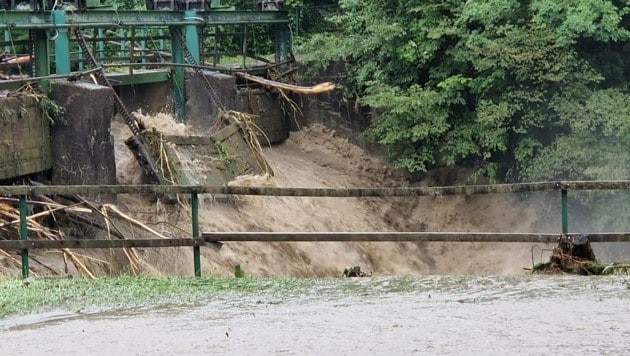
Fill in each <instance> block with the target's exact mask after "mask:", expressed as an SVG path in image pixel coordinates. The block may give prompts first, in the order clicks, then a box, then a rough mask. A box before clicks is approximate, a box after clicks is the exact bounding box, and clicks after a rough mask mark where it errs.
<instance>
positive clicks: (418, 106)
mask: <svg viewBox="0 0 630 356" xmlns="http://www.w3.org/2000/svg"><path fill="white" fill-rule="evenodd" d="M339 3H340V6H341V9H342V10H343V13H342V14H341V15H339V16H337V17H335V18H333V19H332V21H334V22H336V23H337V25H338V29H339V31H338V32H334V33H324V34H318V35H315V36H313V37H312V40H311V42H310V43H309V45H308V46H306V47H305V48H304V49H305V52H306V53H309V54H310V59H316V60H318V61H320V62H323V63H327V62H331V61H339V60H344V61H346V62H347V63H348V69H349V70H348V75H347V77H346V80H347V83H346V85H347V88H348V90H349V92H351V93H354V94H356V96H357V97H358V98H359V99H360V102H361V103H362V104H364V105H366V106H368V107H370V108H371V109H373V110H372V111H373V112H374V113H375V119H374V120H373V125H372V128H371V130H370V136H371V137H372V138H373V139H375V140H376V141H378V142H380V143H381V144H383V145H384V146H385V147H386V148H387V150H388V152H389V155H390V157H391V158H392V160H393V162H394V163H395V164H396V165H397V166H398V167H401V168H404V169H406V170H408V171H410V172H424V171H426V170H427V169H430V168H432V167H435V166H437V165H444V164H446V165H450V164H467V165H475V166H478V167H480V168H481V169H482V170H484V171H485V172H486V173H488V174H490V175H493V176H495V177H498V178H507V179H510V180H541V179H542V180H549V179H615V178H617V179H619V178H628V176H629V175H630V174H629V169H630V168H629V167H630V154H629V153H628V152H630V96H629V84H628V83H629V81H628V79H629V76H630V69H629V63H630V41H629V40H630V30H629V27H630V2H629V1H628V0H623V1H610V0H580V1H555V0H554V1H551V0H532V1H515V0H512V1H508V0H502V1H498V0H493V1H463V0H449V1H383V0H380V1H371V2H363V1H351V0H342V1H340V2H339Z"/></svg>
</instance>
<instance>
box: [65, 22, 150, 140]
mask: <svg viewBox="0 0 630 356" xmlns="http://www.w3.org/2000/svg"><path fill="white" fill-rule="evenodd" d="M73 30H74V36H75V37H76V38H77V41H78V43H79V47H81V51H82V52H83V55H84V56H85V58H86V59H87V60H88V62H89V63H90V65H91V66H92V68H98V67H99V65H98V62H97V61H96V58H95V57H94V54H92V52H91V51H90V49H89V48H88V45H87V42H86V41H85V38H84V37H83V33H81V30H80V29H79V28H78V27H77V26H73ZM100 68H101V70H99V71H97V72H96V73H95V74H96V78H97V79H98V82H99V84H101V85H105V86H107V87H109V88H111V89H112V92H113V93H114V105H115V106H116V110H118V112H119V113H120V114H121V115H122V117H123V119H124V120H125V123H126V124H127V126H129V129H131V132H133V134H134V135H135V136H138V135H139V134H140V128H139V127H138V123H137V121H136V119H135V118H134V117H132V116H131V114H130V113H129V111H127V108H126V107H125V104H123V102H122V99H120V97H119V96H118V94H116V91H115V90H114V87H113V86H112V84H111V83H110V82H109V80H108V79H107V77H106V76H105V70H104V69H103V67H100Z"/></svg>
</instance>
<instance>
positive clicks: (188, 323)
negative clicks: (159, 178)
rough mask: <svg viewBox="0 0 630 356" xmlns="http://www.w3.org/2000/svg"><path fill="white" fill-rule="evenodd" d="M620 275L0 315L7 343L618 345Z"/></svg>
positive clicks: (625, 297) (322, 287) (191, 348)
mask: <svg viewBox="0 0 630 356" xmlns="http://www.w3.org/2000/svg"><path fill="white" fill-rule="evenodd" d="M629 283H630V282H628V281H627V279H624V278H623V277H620V276H617V277H610V276H607V277H578V276H529V275H527V276H512V277H496V276H488V277H479V276H422V277H378V278H375V277H374V278H361V279H343V280H339V279H321V280H317V282H316V284H315V287H313V288H311V289H309V290H308V291H304V290H300V289H299V288H298V289H296V291H294V292H286V291H283V292H274V291H273V290H272V291H267V292H263V293H260V294H240V293H221V294H211V295H208V296H207V301H206V302H203V303H195V304H187V303H182V302H181V301H178V302H177V303H174V304H169V305H152V306H148V307H145V308H143V309H140V310H138V309H135V310H108V311H100V312H93V313H79V314H77V313H67V312H65V311H57V312H53V313H47V314H40V315H33V316H28V317H15V318H9V319H5V320H2V321H0V335H2V351H3V354H5V355H11V354H17V353H20V354H28V355H43V354H54V355H174V354H178V355H208V354H232V355H246V354H257V355H258V354H262V355H265V354H274V355H275V354H300V355H366V354H378V355H406V354H410V353H418V354H456V355H461V354H484V355H487V354H494V355H500V354H506V353H513V354H519V355H523V354H531V355H545V354H548V355H575V354H579V355H603V354H609V355H622V354H628V353H629V352H630V345H629V344H628V340H629V339H630V303H629V302H630V289H629V287H628V284H629Z"/></svg>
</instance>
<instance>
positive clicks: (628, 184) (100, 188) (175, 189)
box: [0, 180, 630, 198]
mask: <svg viewBox="0 0 630 356" xmlns="http://www.w3.org/2000/svg"><path fill="white" fill-rule="evenodd" d="M628 189H630V180H619V181H562V182H539V183H516V184H495V185H462V186H452V187H416V188H280V187H230V186H200V185H190V186H175V185H48V186H24V185H22V186H0V194H5V195H28V194H32V193H39V194H45V195H55V194H85V195H96V194H151V193H156V194H190V193H197V194H203V193H207V194H233V195H264V196H295V197H355V198H356V197H386V196H439V195H472V194H493V193H523V192H536V191H550V190H628Z"/></svg>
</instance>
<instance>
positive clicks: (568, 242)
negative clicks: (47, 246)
mask: <svg viewBox="0 0 630 356" xmlns="http://www.w3.org/2000/svg"><path fill="white" fill-rule="evenodd" d="M608 267H610V266H608ZM608 267H607V266H605V265H601V264H600V263H599V262H597V258H596V257H595V253H594V252H593V249H592V248H591V244H590V242H589V239H588V236H587V235H584V234H580V235H577V236H575V237H574V238H571V237H567V236H563V237H561V238H560V241H559V242H558V246H556V247H555V248H554V249H553V253H552V254H551V257H550V258H549V262H546V263H539V264H537V265H536V266H534V268H533V272H534V273H549V274H554V273H568V274H578V275H599V274H605V273H612V271H613V269H611V268H608Z"/></svg>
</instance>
